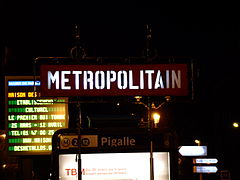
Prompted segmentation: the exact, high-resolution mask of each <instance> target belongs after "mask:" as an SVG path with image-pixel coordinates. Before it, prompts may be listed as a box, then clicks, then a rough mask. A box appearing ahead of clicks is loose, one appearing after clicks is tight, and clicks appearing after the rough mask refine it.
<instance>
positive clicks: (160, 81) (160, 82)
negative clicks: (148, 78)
mask: <svg viewBox="0 0 240 180" xmlns="http://www.w3.org/2000/svg"><path fill="white" fill-rule="evenodd" d="M158 88H164V84H163V79H162V76H161V71H157V77H156V81H155V85H154V89H158Z"/></svg>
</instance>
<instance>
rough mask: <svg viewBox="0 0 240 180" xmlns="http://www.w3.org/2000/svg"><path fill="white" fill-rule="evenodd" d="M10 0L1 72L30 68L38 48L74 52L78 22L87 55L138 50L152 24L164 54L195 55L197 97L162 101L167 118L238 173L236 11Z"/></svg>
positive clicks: (239, 32)
mask: <svg viewBox="0 0 240 180" xmlns="http://www.w3.org/2000/svg"><path fill="white" fill-rule="evenodd" d="M6 7H7V8H5V9H4V10H3V11H2V13H3V15H4V16H3V17H4V18H3V26H2V25H1V27H3V29H2V31H1V39H3V41H1V59H0V60H1V64H2V67H4V68H2V72H1V76H2V77H3V76H4V75H31V74H32V72H33V68H32V63H33V59H34V58H36V57H39V56H41V57H42V56H56V57H57V56H58V57H59V56H69V54H70V50H71V48H72V47H74V46H75V34H74V33H75V32H74V26H75V24H78V25H79V28H80V41H81V44H82V46H83V47H84V48H85V49H86V52H87V56H89V57H91V56H94V57H138V56H139V57H140V56H142V55H143V53H144V48H145V46H146V41H145V40H146V28H145V27H146V24H149V25H150V26H151V27H152V44H151V45H152V46H151V47H152V49H154V50H155V51H156V53H157V55H158V57H159V58H160V59H161V58H169V59H170V58H175V59H177V58H182V57H184V58H189V59H194V62H195V63H196V67H197V68H196V72H195V73H196V79H195V82H194V83H195V84H196V87H195V98H194V100H189V99H187V100H186V101H184V102H182V101H174V102H172V104H169V105H167V106H164V108H163V109H164V110H165V113H164V114H165V117H167V118H168V119H170V120H171V122H169V123H166V122H165V123H166V124H170V125H171V126H172V127H175V128H177V129H178V130H179V133H180V136H181V143H182V144H181V145H191V144H192V145H194V143H193V140H194V138H200V139H201V140H202V142H203V144H206V145H208V148H209V151H210V152H209V153H210V156H211V157H217V158H219V165H218V167H219V169H220V170H224V169H228V170H230V171H232V176H233V177H235V178H236V179H237V173H236V168H235V167H234V164H237V163H239V161H240V159H239V157H236V156H237V155H238V152H239V149H238V148H239V147H240V146H239V145H240V143H239V141H238V140H237V139H238V138H239V137H240V130H239V129H233V128H232V127H231V123H232V122H233V121H239V119H240V117H239V105H238V104H239V100H240V95H239V92H240V86H239V68H238V64H239V58H240V55H239V52H240V23H239V22H240V21H239V19H238V18H236V16H230V15H229V16H227V15H224V14H221V15H219V14H214V13H213V14H211V15H207V16H201V14H197V13H196V14H194V13H192V12H191V14H190V15H181V13H180V14H177V13H176V14H171V13H170V12H168V14H165V15H163V13H162V12H161V10H162V9H161V8H143V4H140V3H139V4H137V5H136V6H134V4H131V5H130V6H129V8H121V7H118V6H117V5H116V6H114V8H106V7H103V8H100V7H99V8H88V9H86V8H85V7H84V6H81V5H78V4H74V3H73V4H69V3H61V2H58V4H54V3H48V4H43V3H35V4H32V5H31V6H28V7H27V5H26V6H25V5H24V4H21V7H23V8H19V7H18V6H14V7H12V6H11V5H10V3H7V4H6ZM13 13H15V14H13ZM5 48H7V53H6V51H5ZM4 57H7V62H5V64H4ZM2 77H1V79H3V78H2ZM2 85H3V84H2V82H1V86H2ZM113 109H114V108H113ZM122 111H124V112H125V111H126V109H124V108H123V110H122ZM1 119H3V117H2V116H1ZM163 121H164V120H163ZM235 178H233V179H235Z"/></svg>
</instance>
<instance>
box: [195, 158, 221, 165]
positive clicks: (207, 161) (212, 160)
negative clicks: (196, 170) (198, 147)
mask: <svg viewBox="0 0 240 180" xmlns="http://www.w3.org/2000/svg"><path fill="white" fill-rule="evenodd" d="M217 162H218V160H217V159H216V158H196V159H193V163H194V164H216V163H217Z"/></svg>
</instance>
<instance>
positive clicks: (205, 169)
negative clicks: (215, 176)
mask: <svg viewBox="0 0 240 180" xmlns="http://www.w3.org/2000/svg"><path fill="white" fill-rule="evenodd" d="M217 170H218V169H217V167H216V166H194V167H193V172H194V173H216V172H217Z"/></svg>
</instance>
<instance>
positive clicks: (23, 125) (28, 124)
mask: <svg viewBox="0 0 240 180" xmlns="http://www.w3.org/2000/svg"><path fill="white" fill-rule="evenodd" d="M31 127H32V126H31V123H20V128H31Z"/></svg>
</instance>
